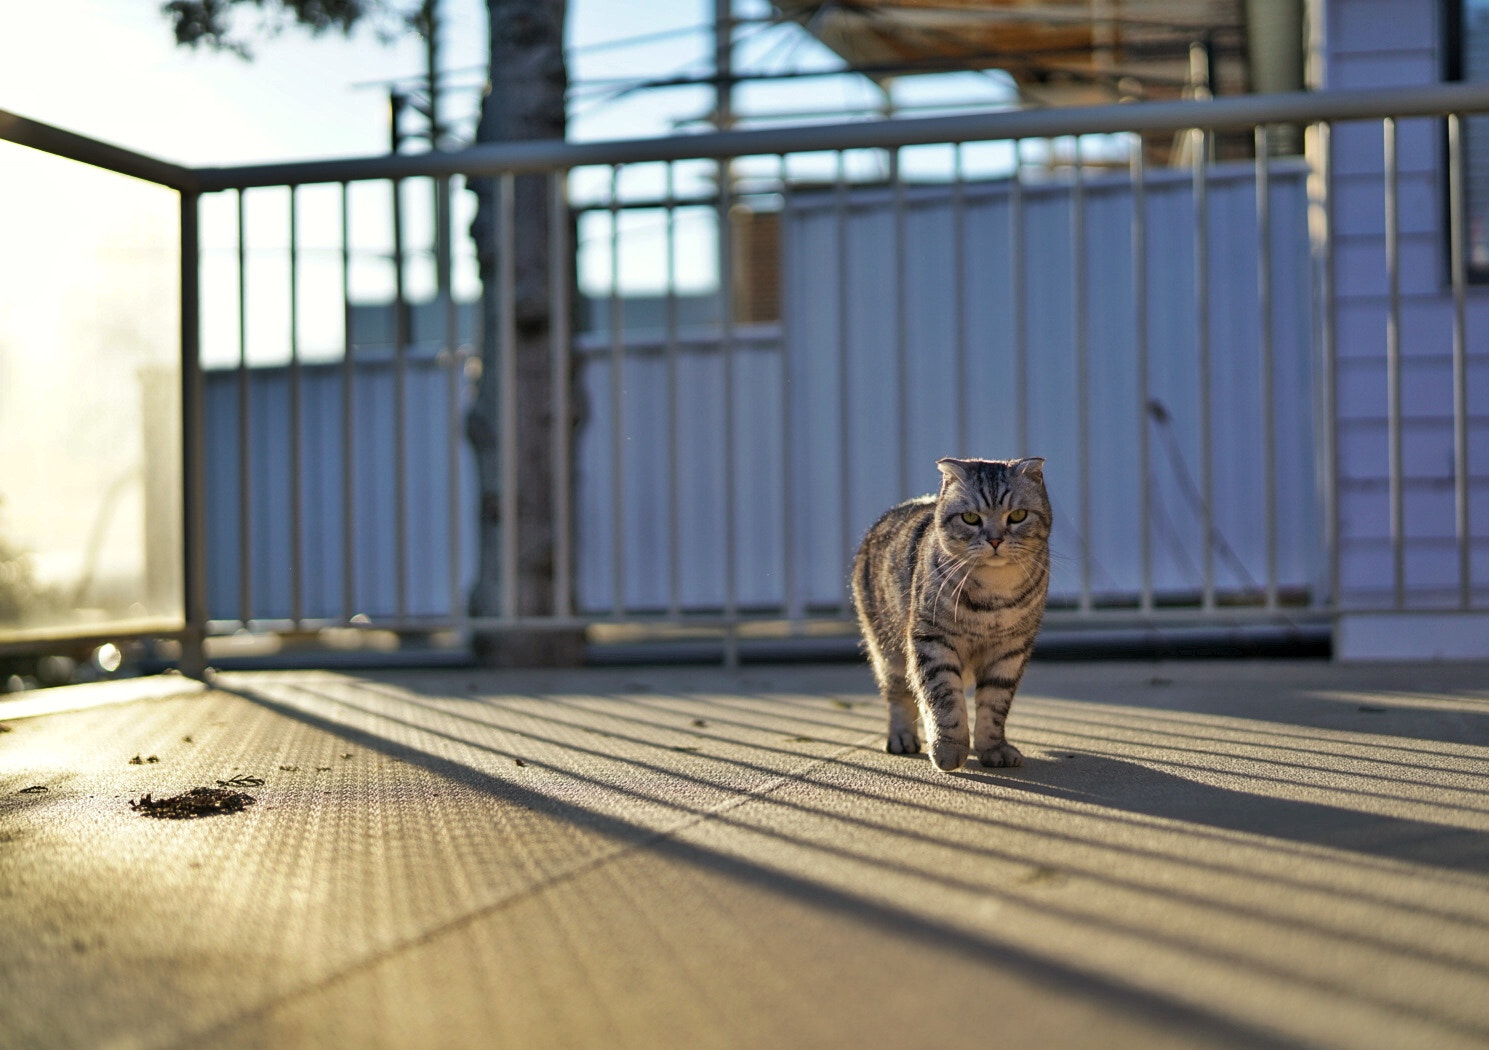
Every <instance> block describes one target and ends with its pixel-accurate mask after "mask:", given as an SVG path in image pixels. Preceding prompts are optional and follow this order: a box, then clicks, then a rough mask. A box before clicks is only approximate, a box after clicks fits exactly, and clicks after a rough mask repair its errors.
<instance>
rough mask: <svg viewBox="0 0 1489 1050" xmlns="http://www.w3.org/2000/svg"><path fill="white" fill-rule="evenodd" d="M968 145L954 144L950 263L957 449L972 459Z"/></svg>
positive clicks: (961, 454)
mask: <svg viewBox="0 0 1489 1050" xmlns="http://www.w3.org/2000/svg"><path fill="white" fill-rule="evenodd" d="M964 146H965V143H961V142H954V143H952V146H951V149H952V162H951V164H952V167H951V259H952V263H951V265H952V282H953V284H952V307H951V310H952V324H953V325H954V326H955V327H954V328H953V335H952V340H953V343H954V344H955V345H954V352H955V354H956V449H957V455H959V456H970V455H971V454H972V450H971V448H970V447H968V446H969V443H970V441H971V438H970V436H969V434H968V426H967V418H968V411H967V400H968V398H970V397H971V391H970V390H969V389H968V381H967V280H966V277H967V231H966V229H965V227H966V218H967V186H966V172H965V170H964V167H963V158H962V150H963V147H964Z"/></svg>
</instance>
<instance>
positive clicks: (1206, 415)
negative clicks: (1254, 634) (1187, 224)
mask: <svg viewBox="0 0 1489 1050" xmlns="http://www.w3.org/2000/svg"><path fill="white" fill-rule="evenodd" d="M1197 130H1199V135H1198V136H1197V138H1198V144H1197V147H1196V149H1195V153H1194V172H1193V178H1194V304H1195V311H1194V312H1195V334H1196V340H1197V348H1198V353H1199V439H1200V489H1201V492H1200V518H1201V525H1200V535H1201V536H1202V540H1201V542H1202V544H1203V550H1204V582H1203V585H1202V586H1203V589H1202V591H1201V599H1200V600H1201V604H1202V606H1203V608H1204V609H1205V610H1206V611H1208V610H1212V609H1214V608H1215V543H1214V537H1215V498H1214V497H1215V476H1214V455H1213V441H1214V438H1213V435H1212V434H1211V418H1210V415H1211V397H1212V394H1213V391H1212V390H1211V380H1212V377H1211V362H1210V200H1209V154H1210V136H1211V132H1210V130H1209V129H1207V128H1206V129H1197Z"/></svg>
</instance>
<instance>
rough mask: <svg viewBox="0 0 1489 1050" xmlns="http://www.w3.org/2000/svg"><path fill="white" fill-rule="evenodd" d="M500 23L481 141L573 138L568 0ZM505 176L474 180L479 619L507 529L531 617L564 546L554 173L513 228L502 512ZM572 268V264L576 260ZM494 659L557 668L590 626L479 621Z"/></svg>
mask: <svg viewBox="0 0 1489 1050" xmlns="http://www.w3.org/2000/svg"><path fill="white" fill-rule="evenodd" d="M487 7H488V9H489V11H490V24H491V89H490V92H489V93H488V95H487V96H486V99H485V100H484V102H483V104H482V108H481V122H480V125H479V127H478V129H477V132H476V140H477V141H478V142H508V141H519V140H525V139H562V138H564V137H565V131H566V119H565V109H564V95H565V92H566V90H567V87H568V75H567V72H566V70H565V67H564V55H563V31H564V16H565V0H487ZM496 185H497V184H496V181H495V180H489V179H482V180H476V181H473V182H472V185H471V188H472V189H473V190H474V192H475V193H476V196H477V198H478V201H479V204H478V207H477V210H476V218H475V222H474V224H473V225H472V228H471V235H472V237H473V238H474V240H475V245H476V252H477V257H478V260H479V265H480V272H481V282H482V286H483V287H484V288H485V289H486V294H485V295H484V296H483V300H482V313H483V321H484V324H483V326H482V330H483V333H484V334H483V336H482V345H481V356H482V361H483V363H484V366H485V367H484V368H483V369H482V371H481V379H480V383H479V385H478V387H477V393H476V400H475V404H474V405H473V407H472V408H471V411H470V413H469V415H468V416H467V419H466V429H467V434H468V436H469V438H470V441H471V444H472V446H473V447H474V449H475V458H476V472H477V475H478V484H479V488H480V525H479V531H478V537H479V557H480V567H479V575H478V576H477V579H476V583H475V586H474V588H473V590H472V592H471V595H470V612H471V615H473V616H496V615H500V614H501V612H502V611H503V610H502V598H501V596H502V582H503V581H502V572H503V566H502V564H501V549H502V533H503V530H504V529H510V528H515V529H516V530H517V533H516V535H517V567H516V587H517V593H516V599H517V613H518V614H519V615H520V616H544V615H549V614H552V613H553V612H554V611H555V607H554V594H553V580H554V554H555V547H556V539H557V537H556V535H555V532H554V529H555V525H554V521H553V507H554V496H555V492H554V486H555V484H557V476H556V473H557V472H556V468H557V467H558V464H555V463H554V462H553V442H552V434H553V430H552V420H553V410H554V405H553V379H552V359H551V356H550V353H551V351H550V343H549V333H550V329H551V327H552V321H553V310H554V307H555V304H554V303H553V302H552V301H551V299H550V293H549V261H550V244H551V239H550V232H549V229H548V223H549V215H550V200H549V186H548V178H547V176H546V175H523V176H519V177H517V179H516V180H515V194H516V198H515V207H514V208H513V214H514V217H515V222H514V231H513V234H514V236H513V244H514V251H513V260H512V261H513V270H514V272H515V278H516V280H515V288H514V289H513V293H514V294H513V302H514V303H515V309H514V311H513V313H514V316H513V319H512V320H513V327H514V328H515V330H516V348H515V349H516V372H517V398H516V403H517V420H516V434H517V436H516V445H517V456H516V461H517V464H518V469H517V477H516V479H515V480H516V485H517V519H516V521H502V520H501V507H502V492H501V486H502V484H503V482H504V479H503V478H502V477H501V472H500V463H501V448H500V435H501V426H500V402H501V389H500V384H501V378H502V377H501V375H500V369H499V368H498V367H497V363H498V356H497V355H498V346H499V333H500V332H501V330H502V323H503V320H504V319H503V318H502V317H501V316H500V315H499V313H498V311H499V310H500V296H499V295H498V289H499V287H500V285H499V281H500V277H499V274H500V262H501V260H500V259H499V258H498V256H497V252H498V245H497V240H496V193H497V189H496ZM564 266H565V267H566V268H568V269H570V270H572V266H573V262H572V260H566V261H565V262H564ZM473 642H474V645H475V650H476V655H477V657H478V658H480V659H481V660H482V662H484V663H487V664H492V665H504V666H534V665H536V666H553V665H558V664H569V663H577V662H579V661H580V660H581V659H582V657H583V635H582V633H579V632H574V631H568V632H560V631H552V630H544V631H533V630H528V631H514V630H501V631H493V630H489V629H488V630H478V631H477V632H476V634H475V638H474V639H473Z"/></svg>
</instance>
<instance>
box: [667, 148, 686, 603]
mask: <svg viewBox="0 0 1489 1050" xmlns="http://www.w3.org/2000/svg"><path fill="white" fill-rule="evenodd" d="M676 168H677V162H676V161H668V162H667V186H666V196H667V222H666V238H667V244H666V259H665V265H666V273H667V297H666V302H665V304H664V306H665V310H666V316H665V318H664V325H665V336H664V337H665V339H666V342H667V347H666V355H667V468H668V469H667V612H668V615H669V616H671V617H672V618H673V619H677V618H678V617H680V616H681V615H682V555H681V546H682V544H681V540H682V505H681V504H682V444H681V438H680V436H679V433H678V426H679V416H680V410H679V395H678V375H677V363H678V362H677V357H678V345H677V170H676Z"/></svg>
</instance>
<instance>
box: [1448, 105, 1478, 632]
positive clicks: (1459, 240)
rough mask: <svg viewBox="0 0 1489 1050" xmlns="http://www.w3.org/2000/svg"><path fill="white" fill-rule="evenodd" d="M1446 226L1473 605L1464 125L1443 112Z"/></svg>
mask: <svg viewBox="0 0 1489 1050" xmlns="http://www.w3.org/2000/svg"><path fill="white" fill-rule="evenodd" d="M1447 188H1449V189H1447V229H1449V238H1450V249H1449V250H1450V252H1452V283H1453V521H1455V532H1456V535H1458V606H1459V608H1461V609H1468V608H1470V606H1471V605H1473V560H1471V547H1470V541H1471V536H1473V533H1471V532H1470V520H1468V326H1467V322H1465V311H1467V307H1465V301H1467V298H1468V259H1467V247H1465V244H1464V222H1465V220H1467V216H1465V214H1464V128H1462V118H1461V116H1459V115H1458V113H1449V115H1447Z"/></svg>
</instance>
